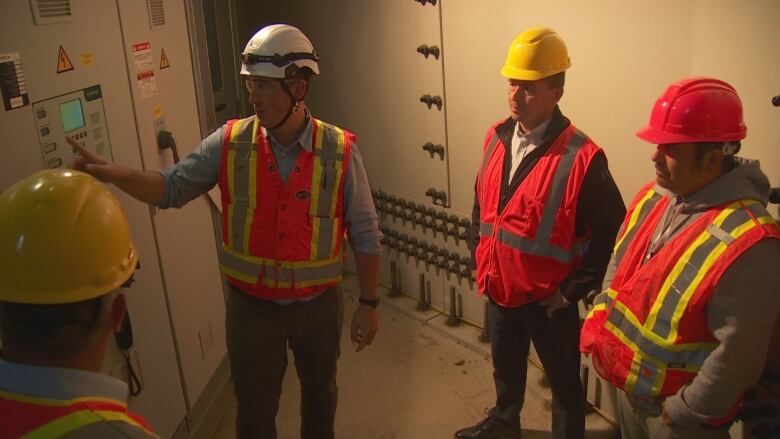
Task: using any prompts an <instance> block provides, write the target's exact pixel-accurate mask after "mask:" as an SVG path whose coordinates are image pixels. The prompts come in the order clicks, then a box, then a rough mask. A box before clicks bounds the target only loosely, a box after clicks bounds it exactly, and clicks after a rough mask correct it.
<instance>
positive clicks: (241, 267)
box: [219, 248, 260, 279]
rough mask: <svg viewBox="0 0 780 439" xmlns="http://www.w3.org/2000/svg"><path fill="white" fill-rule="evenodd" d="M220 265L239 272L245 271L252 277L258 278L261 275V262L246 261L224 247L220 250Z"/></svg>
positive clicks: (244, 272)
mask: <svg viewBox="0 0 780 439" xmlns="http://www.w3.org/2000/svg"><path fill="white" fill-rule="evenodd" d="M219 265H220V266H221V267H227V268H229V269H231V270H233V271H235V272H237V273H243V274H245V275H247V276H249V277H251V278H252V279H257V278H258V277H259V276H260V264H257V263H255V262H250V261H246V260H244V259H242V258H240V257H238V256H236V255H234V254H233V253H230V252H229V251H227V250H226V249H224V248H223V249H221V250H220V252H219Z"/></svg>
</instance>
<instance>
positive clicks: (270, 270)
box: [219, 249, 344, 288]
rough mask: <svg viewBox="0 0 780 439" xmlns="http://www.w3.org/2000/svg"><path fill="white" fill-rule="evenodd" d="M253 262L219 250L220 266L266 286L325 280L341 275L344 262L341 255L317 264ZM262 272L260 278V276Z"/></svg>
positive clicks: (268, 260)
mask: <svg viewBox="0 0 780 439" xmlns="http://www.w3.org/2000/svg"><path fill="white" fill-rule="evenodd" d="M256 259H257V260H256V261H254V262H250V261H247V260H244V259H242V258H239V257H237V256H236V255H233V254H231V253H230V252H229V251H227V250H224V249H223V250H222V251H220V252H219V262H220V266H221V267H224V268H227V269H230V270H233V271H236V272H239V273H243V274H246V275H248V276H252V277H253V278H254V279H259V281H260V283H262V284H264V285H268V286H275V287H280V288H290V287H294V286H295V285H297V284H301V283H306V282H309V283H312V284H313V281H326V280H328V279H335V278H338V277H340V276H341V274H342V272H343V269H344V262H343V260H342V258H341V257H336V258H334V260H333V262H331V263H324V264H320V265H317V266H313V267H312V266H306V264H311V261H301V263H300V264H296V263H295V262H284V263H281V262H277V261H274V260H271V259H262V258H256ZM261 274H262V278H260V276H261Z"/></svg>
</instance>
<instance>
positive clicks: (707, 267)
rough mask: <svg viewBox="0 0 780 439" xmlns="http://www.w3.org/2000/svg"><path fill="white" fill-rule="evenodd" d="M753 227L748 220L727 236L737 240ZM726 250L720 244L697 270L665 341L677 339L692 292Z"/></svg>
mask: <svg viewBox="0 0 780 439" xmlns="http://www.w3.org/2000/svg"><path fill="white" fill-rule="evenodd" d="M753 227H757V225H756V223H755V221H753V219H752V218H750V219H748V220H747V221H745V222H744V223H742V224H741V225H740V226H739V227H737V228H736V229H734V231H733V232H731V233H729V235H731V237H733V238H734V239H737V238H739V237H740V236H742V235H743V234H744V233H745V232H747V231H748V230H750V229H752V228H753ZM726 248H728V246H727V245H726V244H725V243H723V242H721V243H720V244H718V246H717V247H715V249H714V250H713V251H712V252H710V254H709V255H708V256H707V258H706V259H705V260H704V264H702V267H701V269H699V271H698V273H697V274H696V277H695V278H694V280H693V282H691V286H690V287H688V290H686V291H685V294H683V296H682V298H681V300H680V301H679V302H678V303H677V307H676V308H675V310H674V314H673V317H672V326H671V331H670V333H669V337H667V340H669V341H674V340H676V339H677V330H678V328H679V323H680V319H681V318H682V315H683V313H684V312H685V308H686V307H687V306H688V302H690V300H691V297H693V292H694V291H696V289H697V288H698V286H699V284H700V283H701V280H702V279H703V278H704V276H705V275H706V274H707V273H708V272H709V271H710V268H712V265H713V264H714V263H715V261H716V260H717V259H718V258H719V257H720V256H721V255H722V254H723V252H724V251H726Z"/></svg>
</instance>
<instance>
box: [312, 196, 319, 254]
mask: <svg viewBox="0 0 780 439" xmlns="http://www.w3.org/2000/svg"><path fill="white" fill-rule="evenodd" d="M312 204H313V203H312ZM311 220H312V223H311V251H310V257H311V258H312V259H314V258H316V257H317V250H318V249H319V248H320V221H321V219H320V218H319V217H316V216H314V217H311Z"/></svg>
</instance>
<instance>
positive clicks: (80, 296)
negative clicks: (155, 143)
mask: <svg viewBox="0 0 780 439" xmlns="http://www.w3.org/2000/svg"><path fill="white" fill-rule="evenodd" d="M137 261H138V253H137V252H136V250H135V246H133V243H132V242H131V240H130V228H129V226H128V224H127V219H126V217H125V214H124V211H123V210H122V206H121V205H120V204H119V201H118V200H117V199H116V198H115V197H114V195H113V194H112V193H111V192H110V191H109V190H108V189H107V188H106V187H105V186H103V184H101V183H100V182H98V181H97V180H95V179H94V178H93V177H91V176H89V175H87V174H84V173H81V172H77V171H70V170H47V171H41V172H37V173H35V174H32V175H30V176H28V177H27V178H25V179H23V180H21V181H19V182H18V183H16V184H14V185H13V186H11V187H10V188H8V189H6V190H5V191H3V193H2V194H0V301H5V302H14V303H28V304H57V303H71V302H78V301H82V300H88V299H92V298H95V297H98V296H102V295H104V294H107V293H110V292H111V291H113V290H115V289H117V288H119V287H120V286H121V285H122V284H123V283H125V282H126V281H127V280H128V279H129V278H130V277H131V275H132V274H133V271H134V270H135V266H136V263H137Z"/></svg>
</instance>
